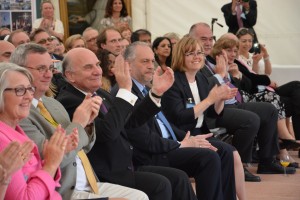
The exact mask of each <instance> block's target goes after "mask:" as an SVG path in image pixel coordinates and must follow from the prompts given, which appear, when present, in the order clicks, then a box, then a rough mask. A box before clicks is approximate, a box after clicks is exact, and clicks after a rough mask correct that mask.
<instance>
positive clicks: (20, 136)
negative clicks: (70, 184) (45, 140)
mask: <svg viewBox="0 0 300 200" xmlns="http://www.w3.org/2000/svg"><path fill="white" fill-rule="evenodd" d="M28 140H30V139H29V138H28V137H27V135H25V133H24V131H23V130H22V129H21V128H20V127H19V126H17V127H16V129H15V130H14V129H13V128H11V127H10V126H8V125H7V124H5V123H3V122H1V121H0V151H2V150H3V149H4V148H5V147H6V146H7V145H8V144H9V143H10V142H12V141H18V142H20V143H23V142H25V141H28ZM31 153H32V154H33V156H32V157H31V159H30V160H29V161H28V162H27V163H26V164H25V165H24V166H23V167H22V168H21V169H20V170H18V171H17V172H15V173H14V174H13V175H12V177H11V182H10V184H9V185H8V188H7V191H6V194H5V199H22V200H27V199H37V200H40V199H51V200H52V199H53V200H54V199H55V200H57V199H62V198H61V196H60V194H59V193H58V192H56V191H55V187H59V186H60V184H59V180H60V176H61V174H60V169H58V171H57V173H56V176H55V178H54V179H53V178H52V177H51V176H50V175H49V174H48V173H47V172H46V171H44V170H42V160H41V157H40V155H39V152H38V148H37V146H36V145H35V146H34V148H33V150H32V152H31Z"/></svg>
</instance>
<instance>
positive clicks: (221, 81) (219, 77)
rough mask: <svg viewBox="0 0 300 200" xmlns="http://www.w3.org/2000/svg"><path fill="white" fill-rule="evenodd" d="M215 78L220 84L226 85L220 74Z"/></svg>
mask: <svg viewBox="0 0 300 200" xmlns="http://www.w3.org/2000/svg"><path fill="white" fill-rule="evenodd" d="M214 77H216V79H218V81H219V83H220V84H224V83H225V81H224V79H223V78H222V77H221V75H220V74H214Z"/></svg>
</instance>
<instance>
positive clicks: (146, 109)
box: [57, 83, 159, 187]
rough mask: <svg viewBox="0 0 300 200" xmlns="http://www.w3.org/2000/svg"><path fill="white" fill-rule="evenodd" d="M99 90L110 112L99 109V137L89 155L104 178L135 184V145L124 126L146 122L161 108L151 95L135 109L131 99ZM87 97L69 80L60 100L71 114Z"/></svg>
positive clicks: (97, 123)
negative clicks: (133, 158) (129, 101)
mask: <svg viewBox="0 0 300 200" xmlns="http://www.w3.org/2000/svg"><path fill="white" fill-rule="evenodd" d="M97 94H98V95H99V96H101V97H102V99H103V103H104V105H105V106H106V107H107V109H108V112H107V113H106V114H104V113H101V112H99V115H98V117H96V119H95V120H94V125H95V129H96V136H97V139H96V142H95V145H94V147H93V148H92V150H91V151H90V152H89V153H88V157H89V159H90V161H91V164H92V166H93V168H94V170H95V172H96V174H97V176H98V177H99V179H100V180H101V181H106V182H111V183H116V184H120V185H126V186H129V187H130V186H131V187H133V186H134V185H135V183H134V177H133V176H134V174H133V170H134V169H133V166H132V153H133V146H132V145H131V144H130V143H129V141H128V138H127V134H126V132H125V130H124V127H127V128H136V127H138V126H140V125H142V124H144V123H146V121H147V120H148V119H149V117H152V116H154V115H155V114H156V113H157V112H158V111H159V108H158V107H157V106H156V105H155V104H154V103H153V102H152V100H151V99H150V98H149V96H147V97H146V98H145V99H144V100H143V102H141V103H140V104H139V106H138V107H137V108H136V109H135V110H133V106H132V105H131V104H130V103H128V102H127V101H125V100H123V99H121V98H114V97H113V96H111V95H110V94H109V93H107V92H106V91H104V90H102V89H99V90H98V91H97ZM84 98H85V95H84V94H83V93H82V92H80V91H79V90H77V89H76V88H74V87H73V86H72V85H70V84H69V83H68V84H67V85H66V87H65V88H63V89H62V90H61V93H60V94H59V96H58V97H57V100H59V101H60V102H61V103H62V104H63V105H64V106H65V108H66V110H67V111H68V113H69V115H70V118H72V117H73V113H74V111H75V109H76V108H77V107H78V105H79V104H80V103H81V102H82V101H83V100H84Z"/></svg>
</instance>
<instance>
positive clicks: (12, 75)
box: [1, 71, 33, 121]
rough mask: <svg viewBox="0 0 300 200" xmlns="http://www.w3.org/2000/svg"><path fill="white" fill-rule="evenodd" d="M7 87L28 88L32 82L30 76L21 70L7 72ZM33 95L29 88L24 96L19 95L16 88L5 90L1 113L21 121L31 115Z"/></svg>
mask: <svg viewBox="0 0 300 200" xmlns="http://www.w3.org/2000/svg"><path fill="white" fill-rule="evenodd" d="M7 80H8V86H7V88H21V87H23V88H27V87H30V86H31V84H30V82H29V80H28V78H27V77H26V76H25V75H24V74H22V73H20V72H14V71H11V72H8V73H7ZM32 98H33V95H32V94H31V93H30V92H29V91H28V90H27V91H26V92H25V94H24V95H23V96H17V95H16V93H15V90H7V91H4V104H5V106H4V110H3V112H2V113H1V115H5V119H8V120H10V121H19V120H21V119H24V118H25V117H27V116H28V115H29V110H30V106H31V101H32Z"/></svg>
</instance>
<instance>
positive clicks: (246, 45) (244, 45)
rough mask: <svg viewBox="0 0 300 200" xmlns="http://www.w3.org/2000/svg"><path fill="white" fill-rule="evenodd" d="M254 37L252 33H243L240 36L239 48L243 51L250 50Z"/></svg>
mask: <svg viewBox="0 0 300 200" xmlns="http://www.w3.org/2000/svg"><path fill="white" fill-rule="evenodd" d="M252 42H253V37H252V36H251V35H250V34H246V35H243V36H241V37H240V38H239V48H240V51H242V52H249V51H250V49H251V48H252Z"/></svg>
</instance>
